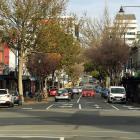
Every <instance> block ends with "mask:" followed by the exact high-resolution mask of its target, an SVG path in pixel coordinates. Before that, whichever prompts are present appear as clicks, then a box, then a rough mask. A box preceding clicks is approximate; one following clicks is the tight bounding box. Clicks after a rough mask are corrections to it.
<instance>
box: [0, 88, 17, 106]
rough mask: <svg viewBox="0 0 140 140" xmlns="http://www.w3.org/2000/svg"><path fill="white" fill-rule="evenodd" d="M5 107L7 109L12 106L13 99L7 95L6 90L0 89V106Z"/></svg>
mask: <svg viewBox="0 0 140 140" xmlns="http://www.w3.org/2000/svg"><path fill="white" fill-rule="evenodd" d="M1 105H6V106H9V107H13V106H14V98H13V96H12V95H11V94H10V93H9V91H8V89H0V106H1Z"/></svg>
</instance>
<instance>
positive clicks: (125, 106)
mask: <svg viewBox="0 0 140 140" xmlns="http://www.w3.org/2000/svg"><path fill="white" fill-rule="evenodd" d="M123 107H133V106H131V105H123Z"/></svg>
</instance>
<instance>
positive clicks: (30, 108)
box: [22, 107, 33, 110]
mask: <svg viewBox="0 0 140 140" xmlns="http://www.w3.org/2000/svg"><path fill="white" fill-rule="evenodd" d="M22 109H25V110H26V109H27V110H31V109H33V108H29V107H28V108H22Z"/></svg>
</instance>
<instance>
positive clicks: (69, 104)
mask: <svg viewBox="0 0 140 140" xmlns="http://www.w3.org/2000/svg"><path fill="white" fill-rule="evenodd" d="M62 105H68V106H72V105H73V104H62Z"/></svg>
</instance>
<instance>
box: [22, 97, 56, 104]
mask: <svg viewBox="0 0 140 140" xmlns="http://www.w3.org/2000/svg"><path fill="white" fill-rule="evenodd" d="M50 101H54V98H52V97H48V98H46V99H42V101H40V102H38V101H36V100H35V98H24V103H23V104H38V103H48V102H50Z"/></svg>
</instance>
